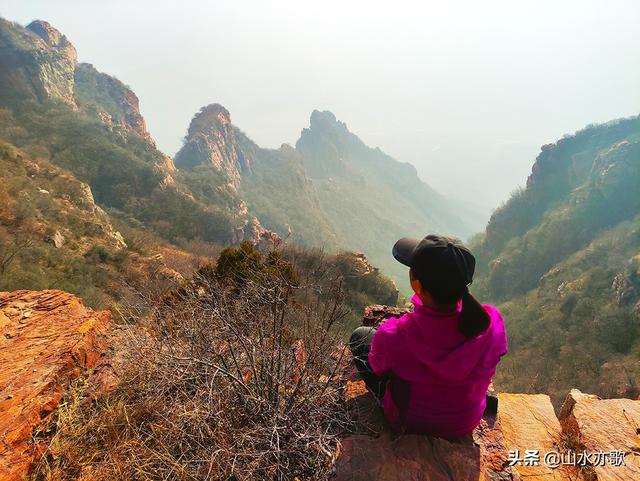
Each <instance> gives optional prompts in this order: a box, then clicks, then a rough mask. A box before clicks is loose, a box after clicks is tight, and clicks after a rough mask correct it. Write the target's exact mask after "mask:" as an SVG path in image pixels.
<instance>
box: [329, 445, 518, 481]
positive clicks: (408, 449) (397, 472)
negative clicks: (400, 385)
mask: <svg viewBox="0 0 640 481" xmlns="http://www.w3.org/2000/svg"><path fill="white" fill-rule="evenodd" d="M335 468H336V476H335V478H334V479H335V481H374V480H375V481H400V480H402V481H413V480H415V481H422V480H424V481H452V480H455V481H479V480H481V479H486V478H484V476H482V475H481V471H480V450H479V449H478V447H477V446H474V445H473V444H471V443H466V444H462V443H452V442H449V441H445V440H444V439H437V438H430V437H428V436H418V435H403V436H392V435H390V434H389V433H385V434H383V435H382V436H380V437H379V438H372V437H369V436H351V437H349V438H346V439H344V440H343V441H342V442H341V446H340V455H339V457H338V459H337V460H336V466H335ZM505 479H508V478H505Z"/></svg>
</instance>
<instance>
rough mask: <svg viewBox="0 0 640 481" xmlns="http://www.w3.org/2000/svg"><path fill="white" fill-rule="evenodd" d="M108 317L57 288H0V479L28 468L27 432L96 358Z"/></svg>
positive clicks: (8, 479)
mask: <svg viewBox="0 0 640 481" xmlns="http://www.w3.org/2000/svg"><path fill="white" fill-rule="evenodd" d="M25 312H29V313H30V315H29V316H28V317H27V318H25V317H24V313H25ZM25 320H26V321H28V322H26V323H25ZM110 320H111V315H110V313H109V312H106V311H104V312H93V311H92V310H91V309H88V308H87V307H85V306H84V305H83V304H82V301H81V300H80V299H78V298H77V297H75V296H73V295H72V294H68V293H66V292H62V291H38V292H36V291H15V292H1V293H0V481H12V480H18V479H23V477H24V476H25V475H26V474H27V473H28V470H29V466H30V464H31V462H32V460H33V458H34V457H35V456H36V451H37V450H36V449H35V446H33V445H32V443H31V442H30V440H31V433H32V432H33V430H34V429H35V428H36V427H38V426H39V425H40V423H41V422H42V420H43V419H44V417H46V416H47V415H48V414H50V413H51V412H52V411H53V410H54V409H55V408H56V407H57V406H58V403H59V402H60V400H61V399H62V396H63V393H64V388H65V386H66V385H67V383H68V382H69V381H70V380H71V379H72V378H73V377H74V376H77V375H78V374H79V373H80V370H81V369H83V368H90V367H93V366H94V365H95V363H96V362H97V361H98V359H99V358H100V353H101V352H102V349H103V348H104V345H105V339H106V332H107V329H108V327H109V324H110Z"/></svg>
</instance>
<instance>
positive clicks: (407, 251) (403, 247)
mask: <svg viewBox="0 0 640 481" xmlns="http://www.w3.org/2000/svg"><path fill="white" fill-rule="evenodd" d="M419 243H420V239H414V238H413V237H403V238H402V239H400V240H399V241H398V242H396V243H395V244H394V246H393V249H392V251H391V253H392V254H393V257H395V259H396V260H397V261H398V262H400V263H401V264H404V265H405V266H408V267H411V263H412V261H413V253H414V252H415V250H416V247H418V244H419Z"/></svg>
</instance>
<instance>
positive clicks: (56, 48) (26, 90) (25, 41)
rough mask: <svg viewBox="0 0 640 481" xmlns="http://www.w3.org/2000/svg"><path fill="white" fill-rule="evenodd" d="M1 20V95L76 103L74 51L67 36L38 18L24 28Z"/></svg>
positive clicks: (0, 96) (73, 104)
mask: <svg viewBox="0 0 640 481" xmlns="http://www.w3.org/2000/svg"><path fill="white" fill-rule="evenodd" d="M0 22H1V25H0V27H1V28H0V98H3V99H4V98H6V99H12V100H16V99H25V98H35V99H37V100H40V101H42V100H46V99H51V98H54V99H60V100H63V101H64V102H67V103H68V104H70V105H72V106H75V102H74V99H73V81H74V79H73V77H74V70H75V66H76V62H77V54H76V49H75V48H74V47H73V45H72V44H71V42H69V40H68V39H67V37H65V36H64V35H62V34H61V33H60V32H59V31H58V30H56V29H55V28H53V27H52V26H51V25H50V24H49V23H47V22H44V21H41V20H36V21H34V22H31V23H30V24H29V25H28V26H27V28H26V29H23V28H21V27H19V26H17V25H15V24H12V23H10V22H8V21H6V20H3V19H0Z"/></svg>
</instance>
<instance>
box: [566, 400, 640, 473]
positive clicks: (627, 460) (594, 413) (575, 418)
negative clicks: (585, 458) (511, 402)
mask: <svg viewBox="0 0 640 481" xmlns="http://www.w3.org/2000/svg"><path fill="white" fill-rule="evenodd" d="M560 420H561V423H562V427H563V430H564V431H565V433H566V434H567V436H568V437H569V439H570V440H571V441H572V444H573V445H574V446H575V449H584V450H586V451H587V452H590V453H595V452H606V453H611V452H612V451H621V452H622V453H624V458H623V459H624V465H622V466H616V465H614V464H615V462H614V461H613V460H612V459H610V458H608V459H607V460H606V463H604V464H603V465H596V466H593V473H592V474H593V476H592V479H597V480H612V481H613V480H616V481H623V480H624V481H627V480H629V481H630V480H640V401H634V400H631V399H600V398H599V397H598V396H594V395H592V394H583V393H581V392H580V391H578V390H577V389H572V390H571V392H570V393H569V395H568V396H567V398H566V399H565V401H564V404H563V405H562V408H561V410H560ZM595 464H600V463H599V462H596V463H595Z"/></svg>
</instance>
